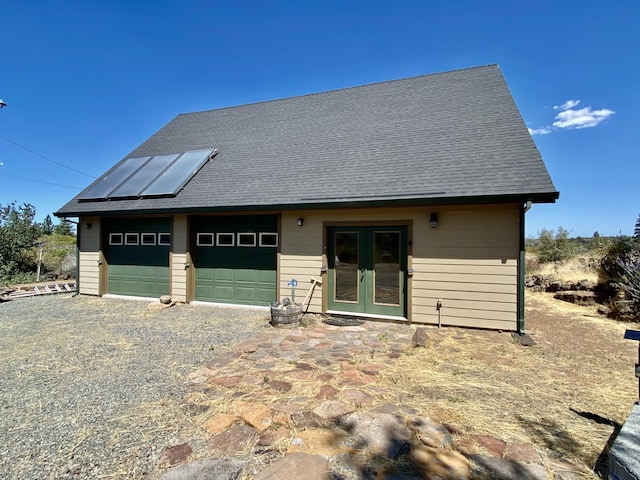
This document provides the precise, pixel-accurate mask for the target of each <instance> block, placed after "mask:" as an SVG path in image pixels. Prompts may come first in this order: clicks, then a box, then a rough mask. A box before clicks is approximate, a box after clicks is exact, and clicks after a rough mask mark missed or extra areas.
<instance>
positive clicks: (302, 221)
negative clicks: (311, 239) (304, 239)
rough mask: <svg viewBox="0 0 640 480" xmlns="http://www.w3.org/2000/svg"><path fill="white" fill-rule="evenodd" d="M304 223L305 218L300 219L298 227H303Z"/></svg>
mask: <svg viewBox="0 0 640 480" xmlns="http://www.w3.org/2000/svg"><path fill="white" fill-rule="evenodd" d="M303 223H304V218H302V217H300V218H299V219H298V226H299V227H301V226H302V224H303Z"/></svg>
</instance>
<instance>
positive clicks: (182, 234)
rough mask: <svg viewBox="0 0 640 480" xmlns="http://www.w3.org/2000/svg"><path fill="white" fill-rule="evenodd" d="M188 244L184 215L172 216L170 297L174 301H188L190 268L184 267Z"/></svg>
mask: <svg viewBox="0 0 640 480" xmlns="http://www.w3.org/2000/svg"><path fill="white" fill-rule="evenodd" d="M188 245H189V237H188V221H187V216H186V215H176V216H174V217H173V222H172V232H171V251H172V253H171V257H170V275H171V297H172V299H173V300H174V301H176V302H187V301H188V294H189V291H188V285H189V278H188V277H189V272H190V270H191V269H190V268H185V264H187V263H189V257H188V254H187V249H188Z"/></svg>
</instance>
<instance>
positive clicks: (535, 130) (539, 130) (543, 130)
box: [528, 127, 553, 135]
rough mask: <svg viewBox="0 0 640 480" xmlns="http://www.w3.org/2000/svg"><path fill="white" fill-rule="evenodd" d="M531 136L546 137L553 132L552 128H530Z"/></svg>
mask: <svg viewBox="0 0 640 480" xmlns="http://www.w3.org/2000/svg"><path fill="white" fill-rule="evenodd" d="M528 130H529V135H546V134H548V133H551V131H552V130H553V129H552V128H551V127H542V128H529V129H528Z"/></svg>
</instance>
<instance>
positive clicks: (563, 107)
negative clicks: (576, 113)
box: [553, 100, 580, 110]
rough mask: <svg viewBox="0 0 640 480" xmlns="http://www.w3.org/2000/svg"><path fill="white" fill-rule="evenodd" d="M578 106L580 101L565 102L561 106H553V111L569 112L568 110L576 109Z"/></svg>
mask: <svg viewBox="0 0 640 480" xmlns="http://www.w3.org/2000/svg"><path fill="white" fill-rule="evenodd" d="M578 105H580V100H567V101H566V102H564V103H563V104H562V105H560V106H558V105H554V106H553V109H554V110H569V109H570V108H573V107H577V106H578Z"/></svg>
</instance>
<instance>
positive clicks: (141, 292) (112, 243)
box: [103, 218, 171, 297]
mask: <svg viewBox="0 0 640 480" xmlns="http://www.w3.org/2000/svg"><path fill="white" fill-rule="evenodd" d="M103 226H104V229H103V231H104V241H103V245H106V248H105V249H104V251H105V257H106V260H107V264H108V265H109V270H108V272H109V286H108V292H109V293H111V294H116V295H131V296H136V297H158V296H161V295H168V294H169V248H170V243H171V242H170V240H171V238H170V233H169V232H170V221H169V219H168V218H161V219H158V218H153V219H108V220H105V221H104V222H103Z"/></svg>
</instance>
